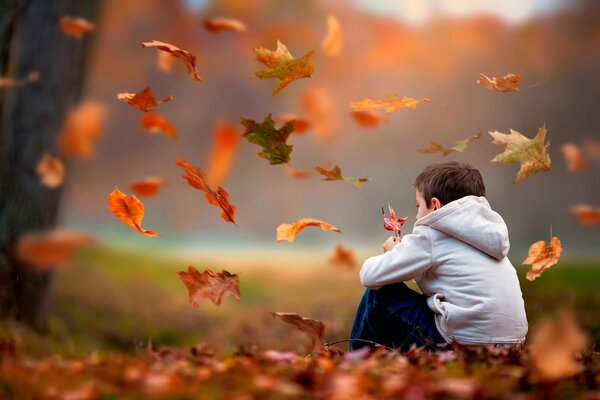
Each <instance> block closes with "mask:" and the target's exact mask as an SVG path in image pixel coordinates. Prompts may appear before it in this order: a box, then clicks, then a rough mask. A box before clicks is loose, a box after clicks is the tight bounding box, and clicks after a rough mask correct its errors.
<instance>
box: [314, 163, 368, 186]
mask: <svg viewBox="0 0 600 400" xmlns="http://www.w3.org/2000/svg"><path fill="white" fill-rule="evenodd" d="M315 171H317V172H318V173H319V174H321V175H322V176H324V177H325V179H323V180H324V181H339V180H343V181H346V182H348V183H351V184H352V185H354V186H355V187H357V188H359V189H362V187H363V184H364V183H365V182H368V181H370V179H369V178H355V177H353V176H343V175H342V170H341V168H340V166H339V165H336V166H335V167H333V169H330V170H327V169H325V168H322V167H318V166H317V167H315Z"/></svg>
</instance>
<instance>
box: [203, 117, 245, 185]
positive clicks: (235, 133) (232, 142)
mask: <svg viewBox="0 0 600 400" xmlns="http://www.w3.org/2000/svg"><path fill="white" fill-rule="evenodd" d="M213 137H214V139H213V140H214V141H213V147H212V150H211V152H210V157H209V160H208V168H207V172H206V176H207V178H208V181H209V182H210V184H211V185H218V184H220V183H221V182H223V181H224V180H225V178H226V177H227V175H229V171H230V170H231V166H232V164H233V158H234V156H235V153H236V151H237V149H238V146H239V144H240V138H241V134H240V131H239V127H238V126H233V125H230V124H227V123H225V122H223V121H217V122H216V124H215V127H214V130H213Z"/></svg>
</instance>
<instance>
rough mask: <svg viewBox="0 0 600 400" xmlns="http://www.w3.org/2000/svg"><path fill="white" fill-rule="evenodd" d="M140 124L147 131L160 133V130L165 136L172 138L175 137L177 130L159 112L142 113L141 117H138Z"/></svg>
mask: <svg viewBox="0 0 600 400" xmlns="http://www.w3.org/2000/svg"><path fill="white" fill-rule="evenodd" d="M140 125H141V126H142V128H143V129H144V130H145V131H147V132H148V133H160V132H162V133H163V134H164V135H165V136H168V137H170V138H171V139H174V138H176V137H177V130H176V129H175V127H174V126H173V124H171V123H170V122H169V120H167V119H166V118H165V117H163V116H162V115H160V114H157V113H154V112H149V113H145V114H142V118H140Z"/></svg>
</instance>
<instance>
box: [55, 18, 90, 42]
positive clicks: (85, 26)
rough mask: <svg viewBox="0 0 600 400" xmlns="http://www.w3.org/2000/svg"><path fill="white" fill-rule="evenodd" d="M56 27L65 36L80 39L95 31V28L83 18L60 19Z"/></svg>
mask: <svg viewBox="0 0 600 400" xmlns="http://www.w3.org/2000/svg"><path fill="white" fill-rule="evenodd" d="M58 26H59V27H60V29H61V30H62V31H63V33H64V34H65V35H67V36H71V37H75V38H78V39H81V38H82V37H83V35H85V34H86V33H88V32H91V31H94V30H96V26H95V25H94V24H92V23H91V22H90V21H88V20H87V19H85V18H72V17H60V19H59V20H58Z"/></svg>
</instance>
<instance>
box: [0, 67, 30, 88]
mask: <svg viewBox="0 0 600 400" xmlns="http://www.w3.org/2000/svg"><path fill="white" fill-rule="evenodd" d="M38 79H40V73H39V72H38V71H31V72H30V73H29V74H27V76H26V77H25V78H23V79H20V80H15V79H13V78H8V77H3V76H0V88H12V87H19V86H23V85H26V84H28V83H31V82H35V81H37V80H38Z"/></svg>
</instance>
